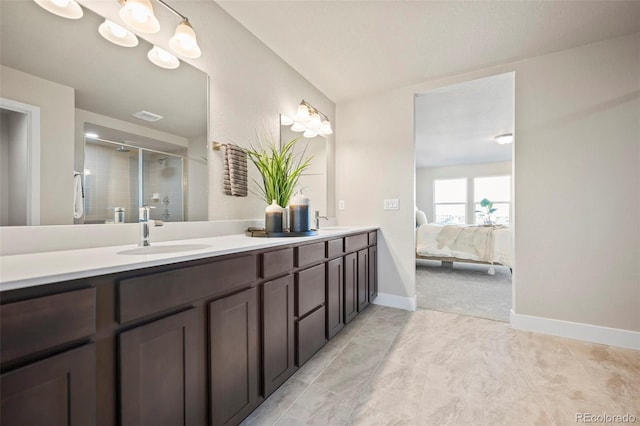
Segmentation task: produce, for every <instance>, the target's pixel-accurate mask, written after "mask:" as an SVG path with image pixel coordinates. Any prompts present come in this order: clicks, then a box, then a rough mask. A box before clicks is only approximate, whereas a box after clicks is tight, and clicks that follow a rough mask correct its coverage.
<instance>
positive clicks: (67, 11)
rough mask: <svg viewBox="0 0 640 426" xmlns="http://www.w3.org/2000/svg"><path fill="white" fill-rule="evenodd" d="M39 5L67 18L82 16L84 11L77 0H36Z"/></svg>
mask: <svg viewBox="0 0 640 426" xmlns="http://www.w3.org/2000/svg"><path fill="white" fill-rule="evenodd" d="M34 1H35V2H36V3H37V4H38V6H40V7H41V8H43V9H44V10H46V11H48V12H51V13H53V14H54V15H58V16H62V17H63V18H67V19H79V18H82V15H83V14H84V12H83V11H82V8H81V7H80V5H79V4H78V3H77V2H76V1H75V0H34Z"/></svg>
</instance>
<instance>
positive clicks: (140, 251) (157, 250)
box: [118, 244, 211, 255]
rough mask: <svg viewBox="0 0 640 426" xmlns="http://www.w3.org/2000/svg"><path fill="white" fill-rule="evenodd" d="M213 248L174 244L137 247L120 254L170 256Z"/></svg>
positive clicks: (207, 245) (200, 245)
mask: <svg viewBox="0 0 640 426" xmlns="http://www.w3.org/2000/svg"><path fill="white" fill-rule="evenodd" d="M209 247H211V246H210V245H209V244H172V245H158V246H153V245H152V246H147V247H136V248H132V249H128V250H123V251H119V252H118V254H134V255H146V254H168V253H180V252H183V251H193V250H202V249H206V248H209Z"/></svg>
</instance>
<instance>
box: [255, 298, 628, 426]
mask: <svg viewBox="0 0 640 426" xmlns="http://www.w3.org/2000/svg"><path fill="white" fill-rule="evenodd" d="M578 413H589V414H591V415H593V416H602V415H604V414H606V415H609V416H614V415H632V416H635V418H636V421H635V423H636V424H640V352H638V351H632V350H626V349H620V348H615V347H610V346H604V345H597V344H591V343H585V342H579V341H574V340H568V339H562V338H557V337H552V336H546V335H542V334H534V333H529V332H521V331H516V330H513V329H511V328H510V327H509V325H508V324H506V323H503V322H497V321H490V320H484V319H480V318H473V317H467V316H461V315H456V314H449V313H443V312H437V311H430V310H418V311H416V312H408V311H403V310H398V309H393V308H387V307H382V306H377V305H372V306H370V307H369V308H367V309H366V310H365V311H364V312H363V313H362V314H360V315H359V316H358V317H356V319H354V320H353V321H352V322H351V323H350V324H349V325H348V326H347V327H345V328H344V329H343V330H342V331H341V332H340V333H339V334H338V335H337V336H336V337H334V338H333V339H332V340H331V341H330V342H329V343H328V344H327V345H326V346H325V347H324V348H323V349H322V350H321V351H320V352H318V353H317V354H316V355H315V356H314V357H313V358H312V359H311V360H309V362H307V364H305V365H304V366H303V367H302V368H301V369H300V370H298V371H297V372H296V374H294V375H293V376H292V377H291V378H290V379H289V380H288V381H287V382H286V383H285V384H284V385H282V386H281V387H280V388H279V389H278V390H277V391H276V392H274V394H273V395H271V397H270V398H268V399H267V400H266V401H265V402H264V403H263V404H262V405H261V406H260V407H259V408H258V409H257V410H256V411H254V412H253V413H252V414H251V416H249V417H248V418H247V419H246V420H245V421H244V422H243V425H246V426H248V425H275V424H277V425H487V426H493V425H576V424H580V423H581V422H580V421H578V422H577V421H576V420H577V418H576V416H577V415H578ZM584 418H585V419H586V414H585V417H584ZM609 420H615V419H614V418H609ZM609 424H611V422H609Z"/></svg>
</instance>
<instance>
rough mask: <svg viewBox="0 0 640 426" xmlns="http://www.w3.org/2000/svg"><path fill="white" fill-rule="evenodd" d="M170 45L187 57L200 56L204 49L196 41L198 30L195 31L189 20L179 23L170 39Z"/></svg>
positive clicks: (172, 48) (179, 53)
mask: <svg viewBox="0 0 640 426" xmlns="http://www.w3.org/2000/svg"><path fill="white" fill-rule="evenodd" d="M169 47H170V48H171V50H173V51H174V52H176V53H177V54H178V55H181V56H184V57H185V58H199V57H200V55H202V51H201V50H200V47H199V46H198V42H197V41H196V32H195V31H193V28H192V27H191V24H189V21H187V20H184V21H182V22H181V23H180V24H178V26H177V27H176V32H175V34H174V36H173V37H171V40H169Z"/></svg>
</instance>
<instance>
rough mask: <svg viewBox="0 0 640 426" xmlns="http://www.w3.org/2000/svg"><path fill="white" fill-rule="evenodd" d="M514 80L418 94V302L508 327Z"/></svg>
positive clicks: (510, 76) (485, 80)
mask: <svg viewBox="0 0 640 426" xmlns="http://www.w3.org/2000/svg"><path fill="white" fill-rule="evenodd" d="M514 84H515V74H514V73H513V72H511V73H506V74H500V75H496V76H491V77H487V78H483V79H478V80H472V81H467V82H464V83H460V84H456V85H452V86H446V87H442V88H439V89H435V90H432V91H429V92H425V93H419V94H416V96H415V105H414V106H415V108H414V111H415V156H416V171H415V177H416V299H417V306H418V308H419V309H431V310H438V311H444V312H451V313H456V314H462V315H469V316H475V317H481V318H486V319H491V320H497V321H505V322H509V316H510V311H511V306H512V267H513V247H514V240H513V231H512V227H513V221H514V214H513V213H514V199H513V170H514V163H513V146H514V137H513V136H514Z"/></svg>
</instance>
